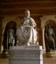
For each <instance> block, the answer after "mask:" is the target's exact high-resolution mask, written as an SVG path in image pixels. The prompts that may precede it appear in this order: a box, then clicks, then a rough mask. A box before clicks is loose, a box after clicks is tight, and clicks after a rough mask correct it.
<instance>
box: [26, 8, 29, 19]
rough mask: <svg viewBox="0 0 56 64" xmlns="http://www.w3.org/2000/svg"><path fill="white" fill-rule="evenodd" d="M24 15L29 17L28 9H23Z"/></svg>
mask: <svg viewBox="0 0 56 64" xmlns="http://www.w3.org/2000/svg"><path fill="white" fill-rule="evenodd" d="M25 17H27V18H29V17H30V11H29V10H28V9H26V10H25Z"/></svg>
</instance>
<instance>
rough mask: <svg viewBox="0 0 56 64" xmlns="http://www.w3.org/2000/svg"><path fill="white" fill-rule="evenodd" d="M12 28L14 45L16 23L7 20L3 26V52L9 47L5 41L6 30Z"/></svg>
mask: <svg viewBox="0 0 56 64" xmlns="http://www.w3.org/2000/svg"><path fill="white" fill-rule="evenodd" d="M10 28H11V29H13V31H14V38H15V43H14V45H16V23H15V21H9V22H8V23H7V24H6V26H5V30H4V37H3V52H6V51H8V49H9V44H8V42H7V35H8V31H9V29H10Z"/></svg>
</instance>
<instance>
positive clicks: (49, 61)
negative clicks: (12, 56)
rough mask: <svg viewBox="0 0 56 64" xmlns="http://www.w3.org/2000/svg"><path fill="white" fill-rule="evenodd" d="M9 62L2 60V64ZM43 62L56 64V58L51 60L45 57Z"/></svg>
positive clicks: (5, 59)
mask: <svg viewBox="0 0 56 64" xmlns="http://www.w3.org/2000/svg"><path fill="white" fill-rule="evenodd" d="M8 61H9V59H8V58H0V64H9V63H8ZM43 62H44V64H56V56H54V57H51V58H47V57H44V60H43Z"/></svg>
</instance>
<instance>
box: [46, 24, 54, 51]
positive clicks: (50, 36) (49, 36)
mask: <svg viewBox="0 0 56 64" xmlns="http://www.w3.org/2000/svg"><path fill="white" fill-rule="evenodd" d="M45 33H46V34H45V35H46V39H45V40H46V45H47V44H48V45H47V47H48V50H49V51H50V50H51V49H52V50H55V33H54V30H53V28H52V27H51V25H50V24H48V26H47V28H46V32H45ZM48 50H47V51H48Z"/></svg>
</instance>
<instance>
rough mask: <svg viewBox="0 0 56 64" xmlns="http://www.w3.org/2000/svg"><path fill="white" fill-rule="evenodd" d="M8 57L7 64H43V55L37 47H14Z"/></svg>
mask: <svg viewBox="0 0 56 64" xmlns="http://www.w3.org/2000/svg"><path fill="white" fill-rule="evenodd" d="M9 55H10V58H9V64H43V53H42V50H41V49H40V47H38V46H15V47H12V48H11V49H10V50H9Z"/></svg>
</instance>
